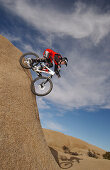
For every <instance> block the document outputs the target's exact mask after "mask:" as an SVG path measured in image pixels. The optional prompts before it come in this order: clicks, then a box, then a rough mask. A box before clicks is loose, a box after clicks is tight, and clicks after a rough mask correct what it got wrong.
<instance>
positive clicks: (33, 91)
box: [31, 76, 53, 96]
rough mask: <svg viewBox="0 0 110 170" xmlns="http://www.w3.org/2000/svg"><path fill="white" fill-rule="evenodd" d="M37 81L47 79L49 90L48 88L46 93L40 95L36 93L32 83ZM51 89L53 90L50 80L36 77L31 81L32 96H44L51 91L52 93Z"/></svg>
mask: <svg viewBox="0 0 110 170" xmlns="http://www.w3.org/2000/svg"><path fill="white" fill-rule="evenodd" d="M39 79H45V80H46V79H47V80H48V82H49V84H50V88H49V90H48V91H47V92H46V93H43V94H40V93H37V92H36V91H35V87H34V83H35V82H36V81H38V80H39ZM52 88H53V83H52V81H51V80H50V79H48V77H43V76H42V77H37V78H36V79H34V80H33V81H31V91H32V93H33V94H34V95H37V96H46V95H47V94H49V93H50V92H51V91H52Z"/></svg>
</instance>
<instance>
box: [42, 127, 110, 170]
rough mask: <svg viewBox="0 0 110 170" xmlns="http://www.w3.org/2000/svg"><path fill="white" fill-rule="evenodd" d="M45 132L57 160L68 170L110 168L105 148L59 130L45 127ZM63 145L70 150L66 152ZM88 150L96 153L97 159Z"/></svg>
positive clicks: (104, 169)
mask: <svg viewBox="0 0 110 170" xmlns="http://www.w3.org/2000/svg"><path fill="white" fill-rule="evenodd" d="M43 132H44V135H45V138H46V141H47V143H48V146H49V147H50V149H51V152H52V154H53V156H54V157H55V160H56V162H58V163H59V165H60V166H61V167H62V168H65V169H67V170H110V160H106V159H103V157H102V155H103V154H104V153H105V152H106V151H104V150H103V149H101V148H98V147H96V146H94V145H91V144H88V143H87V142H85V141H83V140H80V139H77V138H75V137H71V136H68V135H65V134H63V133H60V132H57V131H53V130H49V129H43ZM63 146H66V147H67V148H69V150H70V152H67V151H66V153H65V151H64V150H63ZM88 150H90V151H91V152H92V153H95V155H96V156H97V159H96V158H93V157H89V156H88V154H87V153H88ZM75 153H77V154H78V155H75Z"/></svg>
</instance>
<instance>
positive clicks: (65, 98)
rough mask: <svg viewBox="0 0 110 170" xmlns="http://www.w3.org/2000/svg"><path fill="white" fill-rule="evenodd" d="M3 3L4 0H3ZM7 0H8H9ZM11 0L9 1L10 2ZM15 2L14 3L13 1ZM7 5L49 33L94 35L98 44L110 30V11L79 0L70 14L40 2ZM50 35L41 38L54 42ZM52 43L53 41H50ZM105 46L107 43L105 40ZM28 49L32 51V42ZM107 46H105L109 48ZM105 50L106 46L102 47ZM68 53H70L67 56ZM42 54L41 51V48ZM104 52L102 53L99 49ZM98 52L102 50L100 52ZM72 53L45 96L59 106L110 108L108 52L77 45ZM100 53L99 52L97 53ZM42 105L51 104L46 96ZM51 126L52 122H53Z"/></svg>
mask: <svg viewBox="0 0 110 170" xmlns="http://www.w3.org/2000/svg"><path fill="white" fill-rule="evenodd" d="M2 2H3V3H4V1H2ZM6 2H8V3H6ZM9 2H10V3H9ZM11 2H12V3H11ZM4 5H5V6H6V7H7V8H8V9H10V10H11V11H13V12H14V13H15V14H17V15H19V16H20V17H22V18H23V19H24V20H25V21H27V22H28V23H29V24H30V25H32V26H34V27H35V28H36V29H37V30H40V31H43V32H46V33H47V35H49V34H52V35H53V33H56V34H57V35H59V36H62V35H70V36H71V37H73V38H77V39H80V40H81V39H84V38H89V40H90V38H91V40H92V41H93V42H94V44H98V43H99V42H100V41H101V40H102V39H103V38H104V37H105V36H106V35H107V34H108V33H109V32H110V14H109V13H108V14H101V13H100V14H99V13H98V12H97V10H96V9H95V10H94V9H93V8H92V7H91V8H89V7H88V6H86V5H85V4H82V3H77V5H76V9H75V10H74V11H73V12H71V13H70V14H69V13H68V14H64V13H61V12H59V11H56V10H55V9H53V8H49V10H48V9H47V7H45V6H41V5H40V4H36V5H34V6H33V5H32V4H29V3H26V1H25V0H24V1H21V0H16V1H13V0H9V1H5V3H4ZM50 40H51V39H49V37H48V36H47V38H46V40H43V39H38V41H39V42H40V43H42V44H43V45H44V46H45V45H46V42H47V44H49V43H50V44H51V42H50ZM81 41H82V44H84V46H87V48H88V46H89V47H90V46H91V43H89V41H86V45H85V40H84V41H83V40H81ZM51 45H52V44H51ZM105 46H107V45H106V44H105ZM24 48H25V49H26V50H28V49H30V50H31V51H33V49H32V47H31V46H30V45H25V46H24ZM108 49H109V47H108V48H106V50H108ZM101 51H102V52H103V51H104V49H101ZM68 53H69V56H68ZM39 54H40V56H42V55H41V52H39ZM100 54H101V53H100ZM98 55H99V54H98ZM65 56H68V57H69V64H68V67H67V70H66V69H64V71H62V74H63V75H62V77H61V79H57V78H55V79H54V78H53V84H54V88H53V90H52V92H51V93H50V94H49V95H48V96H47V97H46V99H48V101H52V102H54V103H56V104H58V106H59V107H60V105H61V107H62V108H64V109H65V108H66V109H71V108H80V107H89V106H90V109H92V110H93V107H94V106H98V107H99V108H102V107H103V108H104V107H105V108H109V106H110V61H109V56H107V57H108V59H107V57H106V56H104V53H103V57H104V58H105V60H104V59H103V60H102V58H101V57H100V58H98V60H97V59H95V58H94V57H93V56H92V55H91V54H90V53H89V52H88V53H87V54H86V56H84V55H83V54H82V52H80V48H79V47H78V48H77V49H76V50H75V51H74V50H73V51H71V52H68V49H67V52H65ZM98 57H99V56H98ZM37 101H38V103H39V107H40V108H48V106H47V103H46V100H44V99H43V98H42V99H41V98H38V99H37ZM51 126H52V124H51Z"/></svg>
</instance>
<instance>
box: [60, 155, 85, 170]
mask: <svg viewBox="0 0 110 170" xmlns="http://www.w3.org/2000/svg"><path fill="white" fill-rule="evenodd" d="M61 160H62V162H61V163H60V164H59V166H60V167H61V168H62V169H69V168H71V167H72V166H73V163H74V162H77V163H80V160H82V159H80V158H78V157H75V156H72V157H70V159H68V158H67V157H66V156H65V157H61Z"/></svg>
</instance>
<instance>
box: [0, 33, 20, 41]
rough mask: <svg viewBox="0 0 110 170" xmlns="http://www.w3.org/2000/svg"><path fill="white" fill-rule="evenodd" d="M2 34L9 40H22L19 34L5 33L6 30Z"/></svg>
mask: <svg viewBox="0 0 110 170" xmlns="http://www.w3.org/2000/svg"><path fill="white" fill-rule="evenodd" d="M1 35H2V36H4V37H6V38H7V39H8V40H9V41H11V42H21V38H20V37H18V36H14V35H12V34H11V33H4V32H1Z"/></svg>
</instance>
